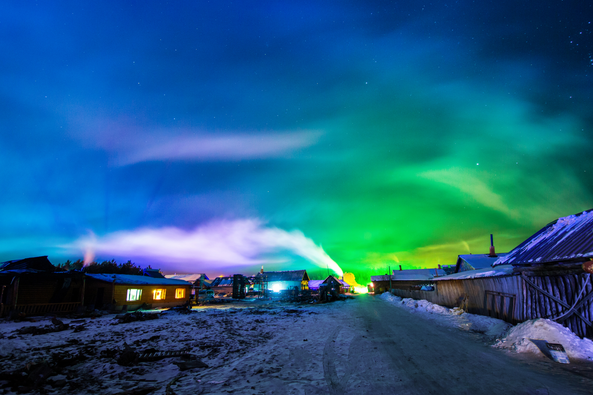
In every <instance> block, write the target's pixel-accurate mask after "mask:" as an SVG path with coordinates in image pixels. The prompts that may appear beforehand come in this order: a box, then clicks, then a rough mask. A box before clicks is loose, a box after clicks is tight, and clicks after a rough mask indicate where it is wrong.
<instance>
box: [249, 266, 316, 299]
mask: <svg viewBox="0 0 593 395" xmlns="http://www.w3.org/2000/svg"><path fill="white" fill-rule="evenodd" d="M309 281H310V279H309V276H308V275H307V271H306V270H286V271H277V272H264V271H263V269H262V271H261V272H260V273H258V274H257V275H256V276H255V283H256V284H255V288H256V289H255V290H256V291H263V292H264V293H266V294H267V293H268V292H275V293H278V292H283V291H291V290H296V291H305V290H308V289H309ZM257 288H259V289H257Z"/></svg>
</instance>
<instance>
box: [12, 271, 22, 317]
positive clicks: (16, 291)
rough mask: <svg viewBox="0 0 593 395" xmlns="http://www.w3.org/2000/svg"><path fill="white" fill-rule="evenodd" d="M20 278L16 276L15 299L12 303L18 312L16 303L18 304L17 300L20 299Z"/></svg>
mask: <svg viewBox="0 0 593 395" xmlns="http://www.w3.org/2000/svg"><path fill="white" fill-rule="evenodd" d="M20 279H21V278H20V277H19V276H16V277H15V282H14V299H13V301H12V308H13V309H14V310H16V303H17V299H18V297H19V281H20Z"/></svg>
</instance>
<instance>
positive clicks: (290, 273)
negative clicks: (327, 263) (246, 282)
mask: <svg viewBox="0 0 593 395" xmlns="http://www.w3.org/2000/svg"><path fill="white" fill-rule="evenodd" d="M257 276H263V277H264V278H265V281H268V282H272V281H309V276H308V275H307V271H306V270H285V271H281V272H263V273H258V274H257ZM257 276H256V277H257Z"/></svg>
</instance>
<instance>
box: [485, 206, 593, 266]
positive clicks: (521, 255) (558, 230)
mask: <svg viewBox="0 0 593 395" xmlns="http://www.w3.org/2000/svg"><path fill="white" fill-rule="evenodd" d="M589 257H593V210H589V211H583V212H580V213H578V214H574V215H569V216H567V217H562V218H558V219H557V220H556V221H553V222H550V223H549V224H548V225H546V226H544V227H543V228H542V229H540V230H539V231H538V232H536V233H535V234H534V235H533V236H531V237H529V238H528V239H527V240H525V241H524V242H523V243H521V244H519V245H518V246H517V247H516V248H515V249H514V250H512V251H511V252H510V253H509V254H508V255H507V256H505V257H501V258H499V259H498V260H497V261H496V262H495V263H494V264H493V266H496V265H505V264H512V265H514V266H528V265H532V264H536V263H537V264H541V263H553V262H560V261H584V260H586V258H589Z"/></svg>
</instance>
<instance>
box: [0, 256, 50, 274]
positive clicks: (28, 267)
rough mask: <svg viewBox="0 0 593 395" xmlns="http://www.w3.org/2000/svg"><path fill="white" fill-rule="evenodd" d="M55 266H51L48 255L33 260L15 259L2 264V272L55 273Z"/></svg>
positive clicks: (0, 268)
mask: <svg viewBox="0 0 593 395" xmlns="http://www.w3.org/2000/svg"><path fill="white" fill-rule="evenodd" d="M55 269H56V268H55V266H54V265H52V264H51V262H50V261H49V259H47V255H44V256H36V257H33V258H25V259H15V260H12V261H6V262H2V263H0V271H6V272H8V271H12V272H19V273H26V272H33V273H34V272H53V271H54V270H55Z"/></svg>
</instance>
